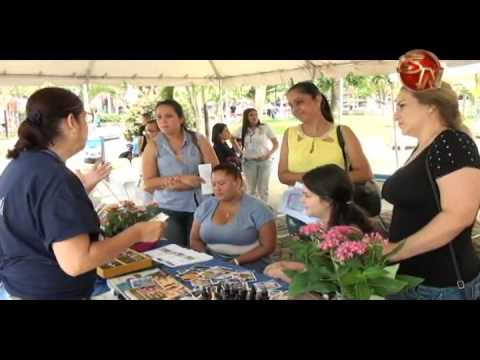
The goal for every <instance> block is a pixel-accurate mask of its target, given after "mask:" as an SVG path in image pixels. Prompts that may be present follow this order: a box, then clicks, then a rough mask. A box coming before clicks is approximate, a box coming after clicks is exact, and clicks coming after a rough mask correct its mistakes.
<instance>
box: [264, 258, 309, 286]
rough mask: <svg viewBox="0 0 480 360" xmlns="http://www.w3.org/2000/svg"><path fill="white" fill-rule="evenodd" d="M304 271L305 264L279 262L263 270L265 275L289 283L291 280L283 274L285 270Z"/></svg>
mask: <svg viewBox="0 0 480 360" xmlns="http://www.w3.org/2000/svg"><path fill="white" fill-rule="evenodd" d="M287 269H288V270H304V269H305V264H303V263H300V262H293V261H279V262H276V263H273V264H271V265H268V266H267V267H266V268H265V271H264V273H265V275H267V276H270V277H273V278H276V279H280V280H282V281H285V282H287V283H291V282H292V279H291V278H290V277H289V276H288V275H286V274H285V272H284V271H285V270H287Z"/></svg>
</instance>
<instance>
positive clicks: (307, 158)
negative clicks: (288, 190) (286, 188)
mask: <svg viewBox="0 0 480 360" xmlns="http://www.w3.org/2000/svg"><path fill="white" fill-rule="evenodd" d="M287 99H288V104H289V105H290V108H291V109H292V113H293V115H294V116H295V117H296V118H297V119H299V120H300V121H301V124H300V125H299V126H296V127H292V128H288V129H287V130H286V131H285V134H284V135H283V141H282V147H281V150H280V162H279V165H278V178H279V180H280V182H281V183H283V184H286V185H290V186H293V185H295V183H296V182H297V181H299V182H301V181H302V178H303V175H304V174H305V173H306V172H308V171H310V170H312V169H314V168H316V167H318V166H322V165H327V164H336V165H338V166H340V167H342V168H345V164H344V160H343V156H342V149H341V147H340V145H339V143H338V138H337V129H336V125H335V124H334V121H333V115H332V111H331V110H330V105H329V104H328V101H327V99H326V97H325V96H324V95H323V94H322V93H321V92H320V90H318V88H317V87H316V86H315V84H313V83H312V82H309V81H305V82H300V83H297V84H295V85H294V86H292V87H291V88H290V89H289V90H288V92H287ZM340 129H341V132H342V135H343V138H344V140H345V151H346V153H347V154H348V155H347V156H348V158H349V160H350V163H351V169H350V170H349V173H348V174H349V176H350V180H352V182H354V183H357V182H365V181H367V180H370V179H372V177H373V174H372V170H371V169H370V165H369V163H368V160H367V158H366V157H365V154H364V153H363V150H362V146H361V145H360V142H359V141H358V139H357V137H356V136H355V134H354V133H353V131H352V130H351V129H350V128H349V127H347V126H342V127H341V128H340ZM294 222H295V221H294V220H293V219H292V218H288V222H287V225H289V229H293V227H294V226H295V225H294V224H293V223H294ZM296 225H298V224H296ZM295 227H296V226H295Z"/></svg>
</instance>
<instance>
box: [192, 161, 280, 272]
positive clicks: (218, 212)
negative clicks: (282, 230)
mask: <svg viewBox="0 0 480 360" xmlns="http://www.w3.org/2000/svg"><path fill="white" fill-rule="evenodd" d="M212 184H213V191H214V193H215V197H211V198H209V199H207V200H205V201H204V202H203V203H202V204H200V206H199V207H198V209H197V210H196V211H195V215H194V221H193V226H192V231H191V234H190V244H191V247H192V249H194V250H197V251H201V252H208V253H210V254H212V255H214V256H217V257H222V258H224V259H226V260H228V261H232V262H233V263H235V264H237V265H242V266H244V267H246V268H250V269H252V270H256V271H260V272H263V269H264V268H265V266H266V265H268V263H269V255H270V254H272V253H273V251H274V250H275V245H276V240H277V230H276V227H275V221H274V215H273V213H272V211H271V210H270V209H269V208H268V207H267V206H266V205H265V203H264V202H263V201H261V200H258V199H256V198H254V197H253V196H250V195H248V194H245V193H244V192H243V190H242V177H241V174H240V171H239V170H238V168H236V167H235V166H234V165H232V164H221V165H218V166H217V167H215V168H214V169H213V173H212Z"/></svg>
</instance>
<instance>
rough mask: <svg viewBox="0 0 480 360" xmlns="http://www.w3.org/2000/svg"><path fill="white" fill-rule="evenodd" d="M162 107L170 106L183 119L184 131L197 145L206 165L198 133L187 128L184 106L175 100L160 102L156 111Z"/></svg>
mask: <svg viewBox="0 0 480 360" xmlns="http://www.w3.org/2000/svg"><path fill="white" fill-rule="evenodd" d="M160 106H170V107H171V108H172V109H173V111H174V112H175V114H177V116H178V117H179V118H182V119H183V124H182V129H183V130H184V131H185V132H187V133H188V134H190V135H191V138H192V142H193V145H195V147H196V148H197V149H198V152H199V153H200V159H201V162H202V164H203V163H204V158H203V152H202V149H200V145H199V144H198V138H197V133H196V132H195V131H193V130H190V129H189V128H188V127H187V119H186V117H185V113H184V112H183V108H182V105H180V104H179V103H178V102H177V101H175V100H173V99H167V100H162V101H159V102H158V103H157V105H156V106H155V110H157V109H158V108H159V107H160Z"/></svg>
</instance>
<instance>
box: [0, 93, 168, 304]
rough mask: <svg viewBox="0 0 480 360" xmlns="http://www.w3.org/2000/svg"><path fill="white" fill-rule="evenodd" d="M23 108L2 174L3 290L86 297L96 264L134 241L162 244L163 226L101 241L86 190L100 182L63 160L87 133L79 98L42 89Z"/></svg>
mask: <svg viewBox="0 0 480 360" xmlns="http://www.w3.org/2000/svg"><path fill="white" fill-rule="evenodd" d="M26 110H27V119H26V120H25V121H23V122H22V123H21V125H20V127H19V129H18V138H19V139H18V141H17V143H16V144H15V147H14V149H13V150H10V151H9V152H8V158H10V159H12V161H10V163H9V164H8V166H7V167H6V169H5V170H4V172H3V174H2V175H1V176H0V282H3V285H4V289H3V290H2V293H5V290H6V293H7V294H6V295H7V296H8V298H21V299H86V298H89V297H90V295H91V294H92V292H93V289H94V283H95V279H96V273H95V269H96V268H97V267H98V266H100V265H102V264H104V263H106V262H108V261H110V260H112V259H113V258H114V257H116V256H117V255H119V254H120V253H121V252H122V251H123V250H125V249H126V248H128V247H130V246H132V245H133V244H135V243H136V242H139V241H141V242H156V241H158V240H159V239H160V237H161V236H162V235H163V232H164V228H165V224H163V223H161V222H150V223H146V222H142V223H138V224H136V225H134V226H132V227H130V228H128V229H127V230H125V231H123V232H122V233H120V234H118V235H116V236H114V237H112V238H107V239H104V240H103V241H98V240H99V235H100V222H99V219H98V216H97V214H96V212H95V209H94V207H93V205H92V203H91V201H90V199H89V198H88V195H87V192H86V190H85V187H87V188H88V187H90V186H94V185H95V182H96V180H95V179H91V178H90V179H84V180H88V181H86V183H85V187H84V184H82V182H81V181H80V179H79V178H78V177H77V176H76V175H75V174H74V173H73V172H72V171H70V170H69V169H68V168H67V167H66V165H65V162H66V160H67V159H69V158H71V157H72V156H73V155H75V154H76V153H78V152H79V151H80V150H82V149H83V148H84V147H85V143H86V140H87V137H88V126H87V122H86V120H85V118H86V112H85V111H84V108H83V104H82V101H81V100H80V99H79V97H78V96H77V95H75V94H74V93H72V92H71V91H68V90H66V89H62V88H44V89H41V90H38V91H36V92H35V93H34V94H33V95H32V96H30V98H29V99H28V101H27V109H26ZM97 175H98V176H99V177H102V176H103V175H102V174H101V173H100V174H97ZM90 180H91V181H90ZM89 184H90V186H89ZM3 295H5V294H2V295H0V297H2V296H3Z"/></svg>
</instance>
